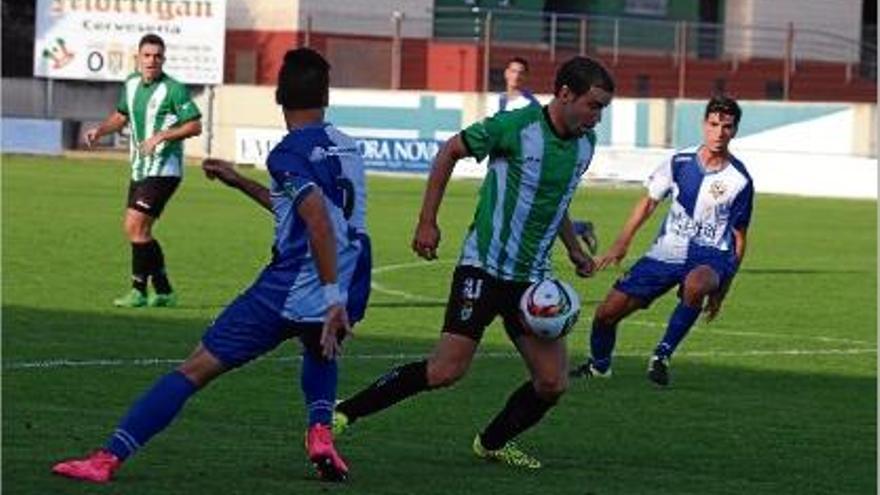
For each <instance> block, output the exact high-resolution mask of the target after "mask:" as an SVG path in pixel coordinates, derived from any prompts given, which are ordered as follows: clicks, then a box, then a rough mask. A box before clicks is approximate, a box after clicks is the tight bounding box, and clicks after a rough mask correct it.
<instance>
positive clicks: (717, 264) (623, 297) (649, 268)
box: [571, 97, 754, 386]
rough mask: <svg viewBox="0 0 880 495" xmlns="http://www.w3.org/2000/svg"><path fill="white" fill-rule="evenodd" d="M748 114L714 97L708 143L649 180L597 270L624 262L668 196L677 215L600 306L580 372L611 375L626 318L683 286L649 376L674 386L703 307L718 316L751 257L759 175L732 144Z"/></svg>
mask: <svg viewBox="0 0 880 495" xmlns="http://www.w3.org/2000/svg"><path fill="white" fill-rule="evenodd" d="M741 116H742V111H741V110H740V108H739V105H738V104H737V103H736V101H734V100H733V99H731V98H727V97H715V98H712V99H711V100H710V101H709V103H708V105H707V106H706V111H705V115H704V119H703V139H704V140H703V144H702V145H701V146H699V147H697V148H696V149H691V150H685V151H682V152H679V153H676V154H675V155H674V156H673V157H672V158H671V159H670V160H668V161H666V162H664V163H663V164H662V165H660V167H658V168H657V170H655V171H654V173H652V174H651V176H650V177H649V178H648V180H647V184H646V185H647V189H648V194H647V195H646V196H644V197H643V198H642V199H640V200H639V201H638V203H636V206H635V208H634V209H633V211H632V213H631V214H630V216H629V219H628V220H627V221H626V223H625V224H624V226H623V228H622V230H621V232H620V234H619V235H618V237H617V240H616V241H615V242H614V245H613V246H611V248H610V249H609V251H608V252H607V253H606V254H605V255H604V256H602V257H600V258H599V259H598V260H597V263H596V266H597V268H599V269H603V268H605V267H607V266H609V265H610V264H615V265H616V264H618V263H620V261H621V260H623V259H624V257H625V256H626V253H627V250H628V249H629V245H630V243H631V242H632V239H633V237H634V236H635V234H636V231H637V230H638V229H639V227H641V226H642V224H643V223H644V222H645V220H647V219H648V217H650V216H651V214H652V213H653V212H654V210H655V209H656V208H657V206H658V205H659V204H660V202H661V201H662V200H664V199H666V198H670V199H671V201H672V204H671V206H670V208H669V212H668V213H667V215H666V219H665V220H664V222H663V224H662V226H661V228H660V232H659V234H658V235H657V238H656V239H655V240H654V243H653V244H652V245H651V247H650V249H648V252H647V253H645V255H644V256H643V257H642V258H641V259H640V260H639V261H638V262H636V264H635V265H633V266H632V267H631V268H630V269H629V270H628V271H627V272H626V273H625V274H624V275H623V276H622V277H621V278H620V279H618V280H617V282H616V283H615V284H614V287H613V288H612V289H611V291H610V292H609V293H608V295H607V296H606V298H605V300H604V302H602V304H601V305H599V307H598V308H597V309H596V313H595V315H594V317H593V324H592V332H591V335H590V351H591V356H590V358H589V359H587V361H586V362H585V363H584V364H582V365H581V366H579V367H578V368H576V369H575V370H573V371H572V372H571V375H572V376H610V374H611V354H612V351H613V349H614V343H615V340H616V335H617V325H618V323H619V322H620V321H621V320H622V319H624V318H626V317H627V316H628V315H630V314H631V313H633V312H634V311H636V310H638V309H643V308H646V307H648V305H650V304H651V302H652V301H654V300H655V299H657V298H658V297H660V296H661V295H663V294H664V293H666V292H667V291H668V290H669V289H671V288H672V287H675V286H679V292H678V295H679V303H678V305H677V306H676V308H675V310H674V311H673V312H672V316H671V317H670V319H669V323H668V325H667V327H666V333H665V334H664V335H663V338H662V339H661V340H660V342H659V343H658V344H657V347H656V348H655V349H654V355H653V356H652V357H651V359H650V362H649V365H648V378H649V379H650V380H651V381H653V382H654V383H656V384H658V385H661V386H665V385H668V383H669V359H670V357H671V356H672V354H673V352H675V349H676V348H677V347H678V345H679V344H680V343H681V341H682V340H684V338H685V336H686V335H687V333H688V331H689V330H690V328H691V327H692V326H693V325H694V323H695V322H696V320H697V317H698V316H699V315H700V312H701V311H705V312H706V318H707V320H708V321H711V320H712V319H714V318H715V316H716V315H717V314H718V311H719V310H720V309H721V303H722V301H723V300H724V298H725V296H726V295H727V291H728V289H729V288H730V283H731V281H732V280H733V277H734V276H735V275H736V272H737V270H738V268H739V266H740V264H741V263H742V260H743V257H744V256H745V252H746V232H747V230H748V227H749V223H750V221H751V217H752V202H753V197H754V188H753V185H752V178H751V177H750V176H749V173H748V172H747V171H746V168H745V166H744V165H743V163H742V162H741V161H739V160H738V159H737V158H736V157H735V156H733V155H732V154H731V153H730V151H729V149H728V145H729V143H730V141H731V139H733V137H734V136H735V135H736V131H737V128H738V126H739V121H740V117H741Z"/></svg>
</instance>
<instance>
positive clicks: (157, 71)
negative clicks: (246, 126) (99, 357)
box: [84, 34, 202, 307]
mask: <svg viewBox="0 0 880 495" xmlns="http://www.w3.org/2000/svg"><path fill="white" fill-rule="evenodd" d="M137 56H138V65H139V68H140V72H135V73H133V74H131V75H130V76H129V77H128V78H127V79H126V80H125V82H124V83H123V87H122V91H121V94H120V96H119V101H118V103H117V104H116V109H115V111H113V113H111V114H110V115H109V116H107V118H106V119H105V120H104V122H102V123H101V124H100V125H99V126H97V127H93V128H91V129H89V130H87V131H86V133H85V136H84V139H85V142H86V144H87V145H89V146H91V145H92V143H94V142H95V141H96V140H97V139H99V138H101V136H104V135H106V134H112V133H114V132H117V131H119V130H121V129H122V128H123V127H125V126H126V125H129V130H130V142H131V151H130V158H131V182H130V184H129V188H128V208H127V209H126V211H125V220H124V224H123V225H124V229H125V233H126V235H127V236H128V240H129V242H131V280H132V288H131V290H130V291H129V292H128V293H126V294H125V295H123V296H122V297H119V298H117V299H115V300H114V301H113V304H114V305H116V306H120V307H141V306H147V305H149V306H174V305H175V304H176V303H177V297H176V295H175V294H174V291H173V290H172V288H171V283H170V282H169V280H168V275H167V274H166V273H165V256H164V255H163V253H162V247H161V246H160V245H159V242H158V241H157V240H156V239H155V238H154V237H153V233H152V229H153V224H154V223H155V222H156V220H158V218H159V216H160V215H161V214H162V210H163V209H164V208H165V205H166V204H167V203H168V200H170V199H171V196H172V195H173V194H174V191H175V190H176V189H177V186H178V185H180V180H181V177H182V175H183V140H184V139H186V138H188V137H192V136H198V135H199V134H201V132H202V124H201V120H200V119H201V113H200V112H199V109H198V107H196V105H195V103H193V101H192V99H191V98H190V96H189V92H188V91H187V89H186V87H185V86H184V85H183V84H181V83H180V82H178V81H176V80H174V79H172V78H171V77H169V76H168V75H167V74H165V73H164V72H162V66H163V65H164V63H165V42H164V41H163V40H162V38H160V37H159V36H157V35H155V34H147V35H145V36H144V37H143V38H141V40H140V43H139V44H138V55H137ZM149 280H152V281H153V288H154V289H155V293H154V294H152V295H150V296H149V297H147V282H148V281H149Z"/></svg>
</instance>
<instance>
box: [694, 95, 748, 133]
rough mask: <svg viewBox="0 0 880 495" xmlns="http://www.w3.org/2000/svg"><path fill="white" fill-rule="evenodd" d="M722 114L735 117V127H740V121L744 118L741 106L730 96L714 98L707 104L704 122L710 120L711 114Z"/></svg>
mask: <svg viewBox="0 0 880 495" xmlns="http://www.w3.org/2000/svg"><path fill="white" fill-rule="evenodd" d="M713 113H720V114H722V115H730V116H731V117H733V125H735V126H739V119H740V117H742V110H741V109H740V108H739V104H738V103H737V102H736V100H734V99H733V98H731V97H729V96H724V95H720V96H713V97H712V98H711V99H710V100H709V103H707V104H706V112H705V113H704V114H703V120H706V119H707V118H709V114H713Z"/></svg>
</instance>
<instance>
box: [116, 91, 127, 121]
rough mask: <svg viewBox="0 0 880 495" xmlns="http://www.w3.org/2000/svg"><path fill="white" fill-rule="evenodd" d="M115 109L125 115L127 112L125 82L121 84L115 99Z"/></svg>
mask: <svg viewBox="0 0 880 495" xmlns="http://www.w3.org/2000/svg"><path fill="white" fill-rule="evenodd" d="M116 111H117V112H119V113H121V114H122V115H125V116H126V117H127V116H128V114H129V109H128V98H126V91H125V84H123V85H122V89H121V90H120V91H119V98H118V99H117V100H116Z"/></svg>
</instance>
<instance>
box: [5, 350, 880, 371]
mask: <svg viewBox="0 0 880 495" xmlns="http://www.w3.org/2000/svg"><path fill="white" fill-rule="evenodd" d="M876 352H877V349H873V348H872V349H867V348H850V349H777V350H745V351H682V352H679V353H678V354H676V356H677V357H691V358H714V357H760V356H824V355H852V354H876ZM426 355H427V354H425V353H384V354H382V353H380V354H346V355H343V356H342V359H343V360H356V361H402V360H412V359H420V358H424V357H425V356H426ZM615 355H616V356H620V357H642V356H647V355H648V354H647V353H635V352H619V353H616V354H615ZM517 357H519V354H517V353H515V352H479V353H477V359H512V358H517ZM300 360H302V358H301V357H299V356H282V357H273V358H262V359H261V361H270V362H295V361H300ZM182 362H183V360H182V359H169V358H140V359H86V360H76V359H68V358H60V359H48V360H38V361H12V362H7V363H4V365H3V369H4V370H5V371H14V370H35V369H36V370H44V369H62V368H138V367H148V366H158V365H172V366H173V365H177V364H180V363H182Z"/></svg>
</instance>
